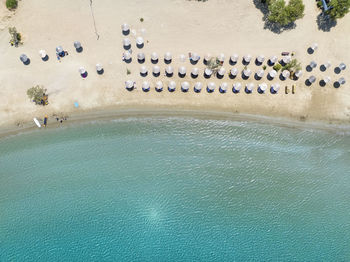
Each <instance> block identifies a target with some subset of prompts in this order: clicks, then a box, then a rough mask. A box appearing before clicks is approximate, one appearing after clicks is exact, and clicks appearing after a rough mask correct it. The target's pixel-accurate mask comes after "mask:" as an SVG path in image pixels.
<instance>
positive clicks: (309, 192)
mask: <svg viewBox="0 0 350 262" xmlns="http://www.w3.org/2000/svg"><path fill="white" fill-rule="evenodd" d="M0 210H1V213H0V261H72V260H75V261H88V260H93V261H112V260H113V261H130V260H133V261H180V260H181V261H234V260H236V261H247V260H250V261H269V260H273V261H346V260H347V261H349V260H350V136H344V135H338V134H335V133H329V132H322V131H315V130H306V129H293V128H287V127H278V126H273V125H269V124H258V123H253V122H235V121H223V120H222V121H221V120H198V119H192V118H143V119H136V118H131V119H124V120H115V121H104V122H94V123H85V124H80V125H77V126H73V127H67V128H61V129H51V130H50V129H48V130H43V129H42V130H38V131H35V132H32V133H27V134H22V135H18V136H14V137H9V138H4V139H1V140H0Z"/></svg>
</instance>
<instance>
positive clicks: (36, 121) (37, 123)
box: [33, 117, 41, 127]
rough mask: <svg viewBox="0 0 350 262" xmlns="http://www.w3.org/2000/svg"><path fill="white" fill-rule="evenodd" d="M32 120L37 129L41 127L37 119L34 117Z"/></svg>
mask: <svg viewBox="0 0 350 262" xmlns="http://www.w3.org/2000/svg"><path fill="white" fill-rule="evenodd" d="M33 120H34V123H35V124H36V125H37V126H38V127H41V125H40V122H39V120H38V119H36V118H35V117H34V118H33Z"/></svg>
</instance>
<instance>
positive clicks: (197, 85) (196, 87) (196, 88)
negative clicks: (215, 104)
mask: <svg viewBox="0 0 350 262" xmlns="http://www.w3.org/2000/svg"><path fill="white" fill-rule="evenodd" d="M202 88H203V84H202V83H201V82H196V83H195V84H194V92H196V93H199V92H200V91H201V90H202Z"/></svg>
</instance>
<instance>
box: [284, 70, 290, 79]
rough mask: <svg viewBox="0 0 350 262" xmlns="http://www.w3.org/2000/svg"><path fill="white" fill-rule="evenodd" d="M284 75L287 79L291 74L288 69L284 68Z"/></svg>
mask: <svg viewBox="0 0 350 262" xmlns="http://www.w3.org/2000/svg"><path fill="white" fill-rule="evenodd" d="M282 76H283V78H284V79H287V78H288V77H289V76H290V72H289V71H288V70H283V72H282Z"/></svg>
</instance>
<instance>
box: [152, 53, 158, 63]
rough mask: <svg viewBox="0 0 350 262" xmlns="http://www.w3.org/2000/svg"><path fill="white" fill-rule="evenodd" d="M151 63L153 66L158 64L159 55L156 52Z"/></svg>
mask: <svg viewBox="0 0 350 262" xmlns="http://www.w3.org/2000/svg"><path fill="white" fill-rule="evenodd" d="M151 62H152V63H153V64H156V63H158V54H157V53H156V52H153V53H152V54H151Z"/></svg>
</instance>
